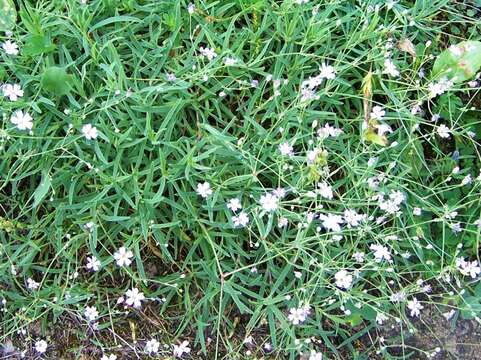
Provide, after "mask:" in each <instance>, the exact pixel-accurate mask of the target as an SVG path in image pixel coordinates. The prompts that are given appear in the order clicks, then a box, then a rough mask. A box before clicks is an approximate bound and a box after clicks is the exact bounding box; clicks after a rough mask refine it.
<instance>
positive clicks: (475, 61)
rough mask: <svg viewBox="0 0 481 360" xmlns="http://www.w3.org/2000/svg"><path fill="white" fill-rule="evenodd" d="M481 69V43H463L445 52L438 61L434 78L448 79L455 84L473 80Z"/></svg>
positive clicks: (434, 69)
mask: <svg viewBox="0 0 481 360" xmlns="http://www.w3.org/2000/svg"><path fill="white" fill-rule="evenodd" d="M480 68H481V42H480V41H462V42H460V43H458V44H456V45H452V46H451V47H450V48H449V49H447V50H444V51H443V52H442V53H441V54H440V55H439V56H438V57H437V59H436V62H435V63H434V67H433V70H432V76H434V77H438V78H439V77H447V78H448V79H450V80H452V81H453V82H454V83H460V82H463V81H466V80H470V79H472V78H473V77H474V76H475V75H476V73H477V72H478V71H479V69H480Z"/></svg>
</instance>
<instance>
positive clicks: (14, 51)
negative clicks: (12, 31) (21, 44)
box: [2, 40, 18, 55]
mask: <svg viewBox="0 0 481 360" xmlns="http://www.w3.org/2000/svg"><path fill="white" fill-rule="evenodd" d="M2 47H3V50H5V52H6V53H7V54H8V55H18V45H17V44H16V43H14V42H13V41H10V40H7V41H5V42H4V43H3V45H2Z"/></svg>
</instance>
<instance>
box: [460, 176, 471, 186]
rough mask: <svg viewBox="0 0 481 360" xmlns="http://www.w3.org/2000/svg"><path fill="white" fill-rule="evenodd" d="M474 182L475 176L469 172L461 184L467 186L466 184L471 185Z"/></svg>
mask: <svg viewBox="0 0 481 360" xmlns="http://www.w3.org/2000/svg"><path fill="white" fill-rule="evenodd" d="M472 182H473V178H472V176H471V174H468V175H466V176H465V177H464V178H463V180H462V181H461V185H463V186H465V185H469V184H471V183H472Z"/></svg>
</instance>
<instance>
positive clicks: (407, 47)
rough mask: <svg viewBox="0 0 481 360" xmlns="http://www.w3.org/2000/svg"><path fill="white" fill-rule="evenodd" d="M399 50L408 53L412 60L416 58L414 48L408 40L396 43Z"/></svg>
mask: <svg viewBox="0 0 481 360" xmlns="http://www.w3.org/2000/svg"><path fill="white" fill-rule="evenodd" d="M397 47H398V49H399V50H401V51H404V52H407V53H409V54H410V55H411V56H412V57H413V59H415V58H416V48H415V47H414V45H413V43H412V42H411V40H409V39H402V40H400V41H399V42H398V43H397Z"/></svg>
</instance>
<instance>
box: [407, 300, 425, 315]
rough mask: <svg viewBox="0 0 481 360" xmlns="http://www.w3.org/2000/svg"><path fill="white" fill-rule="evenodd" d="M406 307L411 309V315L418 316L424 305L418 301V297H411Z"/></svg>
mask: <svg viewBox="0 0 481 360" xmlns="http://www.w3.org/2000/svg"><path fill="white" fill-rule="evenodd" d="M408 309H409V310H411V312H410V315H411V316H416V317H417V316H419V315H421V310H422V309H424V306H422V305H421V303H420V302H419V301H418V299H416V298H413V299H412V300H410V301H408Z"/></svg>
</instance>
